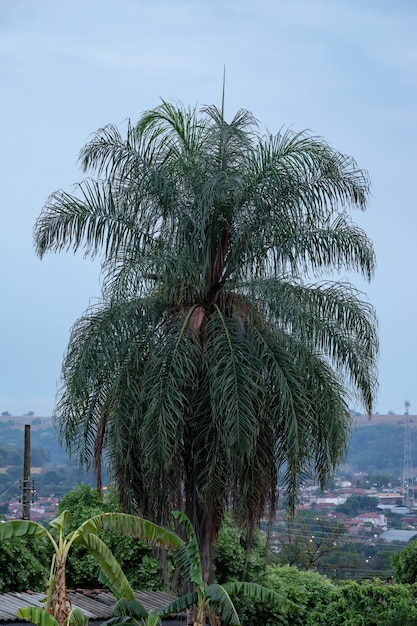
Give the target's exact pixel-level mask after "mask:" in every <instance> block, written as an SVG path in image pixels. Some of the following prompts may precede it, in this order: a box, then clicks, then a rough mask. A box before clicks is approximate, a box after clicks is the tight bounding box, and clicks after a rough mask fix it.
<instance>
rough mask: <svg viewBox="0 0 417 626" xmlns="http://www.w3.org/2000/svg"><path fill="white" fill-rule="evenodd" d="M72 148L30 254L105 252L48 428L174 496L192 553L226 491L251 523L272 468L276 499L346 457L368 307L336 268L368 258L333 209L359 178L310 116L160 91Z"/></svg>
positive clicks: (216, 522)
mask: <svg viewBox="0 0 417 626" xmlns="http://www.w3.org/2000/svg"><path fill="white" fill-rule="evenodd" d="M80 161H81V164H82V167H83V168H84V170H85V171H88V172H89V173H90V174H91V175H92V176H93V178H85V179H84V180H83V181H82V182H81V183H80V184H79V185H78V187H77V191H76V192H75V193H74V194H69V193H67V192H66V191H62V190H61V191H57V192H55V193H54V194H52V196H51V197H50V198H49V200H48V202H47V204H46V206H45V207H44V209H43V211H42V213H41V215H40V217H39V218H38V220H37V222H36V224H35V229H34V233H35V246H36V250H37V253H38V254H39V256H41V257H42V256H43V255H44V254H45V253H46V252H47V251H54V252H59V251H64V250H69V249H72V250H73V251H77V250H79V249H81V250H83V251H84V254H85V255H87V256H92V257H93V256H95V255H98V254H101V255H102V259H103V264H102V270H103V274H102V275H103V293H102V300H101V301H100V302H99V303H98V304H97V305H93V306H91V307H90V308H89V309H87V311H86V312H85V313H84V314H83V315H82V317H81V318H80V319H79V320H78V321H77V322H76V323H75V324H74V327H73V329H72V333H71V337H70V341H69V345H68V350H67V353H66V355H65V359H64V362H63V369H62V388H61V391H60V394H59V397H58V402H57V407H56V416H57V418H56V420H57V424H58V427H59V429H60V433H61V437H62V440H63V441H65V443H66V445H67V447H68V449H69V451H70V452H71V454H72V455H73V456H75V457H76V458H78V459H79V460H80V462H82V463H84V464H87V465H88V464H90V463H92V464H93V465H94V466H95V468H96V471H97V474H98V476H100V468H101V458H102V453H103V450H105V452H106V457H107V459H108V462H109V465H110V468H111V472H112V475H113V476H114V477H115V478H116V480H117V483H118V486H119V489H120V493H121V497H122V501H123V503H124V506H125V507H130V508H133V509H134V510H137V511H140V512H141V513H142V514H144V515H146V516H152V519H154V518H156V519H157V520H158V521H159V522H160V523H164V521H165V519H166V516H167V511H168V509H170V508H179V509H184V510H185V511H186V513H187V515H188V517H189V518H190V519H191V521H192V523H193V525H194V528H195V530H196V533H197V537H198V540H199V545H200V547H203V546H205V551H204V550H203V561H204V562H205V563H206V564H209V563H211V561H212V553H211V545H212V542H213V539H214V538H215V537H216V535H217V532H218V530H219V527H220V522H221V517H222V513H223V510H224V507H225V506H226V503H233V507H234V510H235V512H236V513H237V515H238V516H239V518H240V519H241V520H242V522H245V523H247V524H248V526H249V527H250V526H251V525H252V524H253V523H254V521H255V520H256V519H257V518H258V517H259V516H260V515H261V514H262V512H263V511H264V509H265V506H266V504H268V503H269V506H270V507H271V508H272V509H273V508H274V507H275V501H276V497H277V486H278V482H279V483H280V484H281V485H283V487H284V490H285V494H286V497H287V500H288V503H289V506H290V508H291V507H293V506H294V503H295V501H296V498H297V494H298V489H299V486H300V483H301V481H302V480H303V479H304V477H305V476H306V474H313V475H314V476H315V478H316V479H317V480H318V482H319V483H320V484H321V485H324V484H325V482H326V481H327V480H328V478H329V475H330V474H331V472H332V470H333V469H334V468H335V466H336V465H337V463H338V462H339V460H340V459H341V458H342V457H343V455H344V453H345V451H346V444H347V438H348V433H349V427H350V414H349V410H348V406H349V404H350V403H351V401H352V396H354V397H356V398H358V399H359V401H360V402H361V403H362V404H363V406H364V407H365V409H366V411H368V412H371V411H372V405H373V400H374V397H375V391H376V358H377V350H378V341H377V335H376V320H375V314H374V310H373V308H372V306H370V305H369V303H368V302H366V301H365V299H364V297H363V294H361V293H360V292H359V291H358V290H357V289H356V288H355V287H354V286H353V285H352V284H351V283H350V282H348V281H347V279H346V278H345V273H346V271H348V272H351V271H353V272H359V273H360V274H361V275H362V276H363V277H364V278H365V279H367V280H369V279H370V278H371V277H372V275H373V272H374V268H375V256H374V251H373V247H372V243H371V241H370V240H369V238H368V237H367V236H366V234H365V233H364V232H363V231H362V230H361V229H360V228H359V227H358V226H357V225H356V224H355V223H353V222H352V220H351V217H350V215H349V209H350V208H359V209H364V208H365V206H366V202H367V198H368V194H369V181H368V177H367V174H366V172H365V171H363V170H361V169H359V168H358V166H357V164H356V162H355V161H354V159H352V158H351V157H348V156H346V155H344V154H341V153H339V152H337V151H335V150H333V149H332V148H331V147H330V146H329V145H328V144H327V143H326V142H325V141H324V140H322V139H321V138H318V137H315V136H313V135H311V134H309V133H305V132H302V133H294V132H292V131H290V130H283V131H281V132H279V133H278V134H276V135H272V134H269V133H262V132H261V130H260V128H259V125H258V124H257V122H256V120H255V119H254V118H253V116H252V115H251V114H250V113H249V112H247V111H245V110H240V111H238V113H237V114H236V115H235V117H234V118H233V119H232V121H231V122H230V123H228V122H226V120H225V119H224V115H223V111H221V110H219V109H217V108H216V107H214V106H209V107H204V108H203V109H202V110H201V111H198V110H196V109H188V108H186V107H183V106H182V105H172V104H170V103H167V102H162V104H161V105H160V106H159V107H157V108H156V109H154V110H151V111H148V112H145V113H144V114H143V115H142V116H141V117H140V119H139V122H138V123H137V124H136V125H131V124H130V123H129V125H128V128H127V136H126V137H125V138H124V137H123V136H122V135H121V133H120V131H119V130H118V129H117V128H116V127H115V126H113V125H109V126H106V127H104V128H102V129H100V130H99V131H98V132H97V133H96V134H95V135H94V136H93V137H92V139H91V140H90V141H89V142H88V143H87V145H86V146H85V147H84V148H83V150H82V151H81V154H80ZM342 277H343V278H342ZM330 279H332V280H330ZM278 476H279V479H278ZM207 567H208V569H209V566H208V565H207ZM206 575H209V574H208V573H207V574H206Z"/></svg>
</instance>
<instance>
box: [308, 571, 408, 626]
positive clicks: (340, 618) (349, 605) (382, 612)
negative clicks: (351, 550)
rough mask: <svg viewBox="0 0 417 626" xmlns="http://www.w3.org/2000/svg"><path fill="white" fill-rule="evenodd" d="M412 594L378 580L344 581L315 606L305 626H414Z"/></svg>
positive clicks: (401, 586) (399, 586)
mask: <svg viewBox="0 0 417 626" xmlns="http://www.w3.org/2000/svg"><path fill="white" fill-rule="evenodd" d="M416 591H417V590H416V589H415V588H413V587H409V586H406V585H382V584H381V583H380V582H378V581H372V582H371V581H368V582H363V583H361V584H358V583H355V582H347V583H344V584H342V585H340V586H339V587H335V588H333V589H332V590H331V591H330V593H329V594H328V596H327V597H326V598H324V599H322V601H319V602H318V603H317V604H316V606H315V608H314V609H313V610H312V611H311V613H309V615H308V618H307V620H306V622H305V626H399V625H400V624H401V626H416V624H417V596H416Z"/></svg>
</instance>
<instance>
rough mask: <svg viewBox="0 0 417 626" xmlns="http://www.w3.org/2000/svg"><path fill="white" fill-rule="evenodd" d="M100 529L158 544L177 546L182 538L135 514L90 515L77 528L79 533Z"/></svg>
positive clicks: (180, 543) (170, 546)
mask: <svg viewBox="0 0 417 626" xmlns="http://www.w3.org/2000/svg"><path fill="white" fill-rule="evenodd" d="M102 530H109V531H112V532H119V533H121V534H123V535H126V536H128V537H138V538H140V539H143V540H145V541H149V542H150V543H152V544H154V545H158V546H163V547H167V548H173V549H175V548H179V547H180V546H182V545H184V542H183V540H182V539H181V538H180V537H179V536H178V535H177V534H175V533H174V532H172V531H170V530H168V529H166V528H163V527H162V526H159V525H158V524H154V523H153V522H150V521H149V520H145V519H143V518H141V517H137V516H136V515H128V514H126V513H103V514H101V515H96V516H94V517H91V518H90V519H89V520H87V521H86V522H84V524H82V525H81V526H80V528H79V531H80V533H81V534H83V535H86V534H88V533H98V532H100V531H102Z"/></svg>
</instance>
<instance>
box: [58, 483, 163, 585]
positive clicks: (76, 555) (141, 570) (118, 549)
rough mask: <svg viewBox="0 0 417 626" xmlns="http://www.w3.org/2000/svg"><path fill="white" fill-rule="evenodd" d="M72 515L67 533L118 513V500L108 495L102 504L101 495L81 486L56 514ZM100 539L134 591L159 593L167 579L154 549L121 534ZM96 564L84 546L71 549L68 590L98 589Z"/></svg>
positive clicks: (88, 487)
mask: <svg viewBox="0 0 417 626" xmlns="http://www.w3.org/2000/svg"><path fill="white" fill-rule="evenodd" d="M66 509H68V510H70V511H71V520H70V521H69V524H68V531H72V530H76V529H77V528H78V527H79V526H81V525H82V524H83V522H85V521H86V520H87V519H89V518H90V517H94V516H95V515H100V514H101V513H110V512H114V511H116V512H119V511H118V506H117V498H116V497H115V494H113V493H112V492H110V494H108V497H107V498H106V501H105V502H103V498H102V496H101V495H99V494H98V493H97V491H96V490H95V489H92V488H91V487H90V486H89V485H80V486H79V487H77V488H76V489H73V490H72V491H71V492H69V493H67V494H66V495H65V496H64V497H63V498H62V499H61V501H60V503H59V507H58V513H62V512H63V511H65V510H66ZM99 537H100V539H102V541H104V543H105V544H106V546H108V547H109V549H110V550H111V552H112V554H113V556H114V557H115V559H116V560H117V562H118V563H119V565H120V567H121V569H122V570H123V573H124V574H125V575H126V578H127V579H128V581H129V583H130V585H131V587H132V588H133V589H141V590H158V589H162V588H163V587H164V586H165V585H166V584H167V582H168V581H167V576H165V578H164V574H163V572H162V569H161V565H160V562H159V560H158V558H157V555H155V553H154V551H155V548H152V546H151V545H150V544H149V543H147V542H144V541H142V540H141V539H139V538H137V537H130V536H126V535H123V534H121V533H120V532H110V531H105V532H101V533H99ZM99 573H100V571H99V568H98V566H97V562H96V561H95V559H94V558H93V556H92V555H91V554H90V553H89V552H88V550H87V549H86V548H85V547H83V546H73V548H72V550H71V552H70V554H69V555H68V561H67V567H66V576H67V583H68V585H69V586H70V587H72V588H74V587H85V588H86V589H94V588H96V587H98V586H99V581H98V578H99Z"/></svg>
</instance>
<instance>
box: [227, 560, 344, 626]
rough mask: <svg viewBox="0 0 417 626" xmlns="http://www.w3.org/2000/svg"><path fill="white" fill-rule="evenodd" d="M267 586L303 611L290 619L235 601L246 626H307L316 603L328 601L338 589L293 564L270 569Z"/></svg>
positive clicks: (325, 578) (266, 577)
mask: <svg viewBox="0 0 417 626" xmlns="http://www.w3.org/2000/svg"><path fill="white" fill-rule="evenodd" d="M263 584H264V585H265V586H266V587H269V588H270V589H273V590H274V591H276V592H278V593H281V594H282V595H283V596H285V597H286V598H288V600H291V601H292V602H295V603H296V604H297V605H298V606H299V607H300V610H299V612H298V613H296V614H295V615H292V616H286V615H282V614H280V613H279V612H278V611H276V610H274V609H270V608H268V607H267V606H266V605H264V604H260V603H255V604H253V603H249V602H246V601H243V600H236V602H235V599H233V601H234V602H235V604H236V607H238V612H239V615H242V616H243V619H242V623H244V624H245V626H258V625H259V624H262V626H278V625H282V626H305V625H306V622H307V618H308V615H309V613H310V612H311V611H312V610H313V609H314V607H315V606H316V604H318V603H320V602H324V601H325V600H326V598H328V597H329V595H330V593H331V592H332V591H333V589H335V586H334V585H333V583H332V582H331V581H330V580H329V579H328V578H327V577H326V576H322V575H321V574H318V573H317V572H313V571H301V570H299V569H297V568H296V567H293V566H292V565H283V566H278V565H275V566H269V567H267V568H266V572H265V578H264V580H263Z"/></svg>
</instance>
